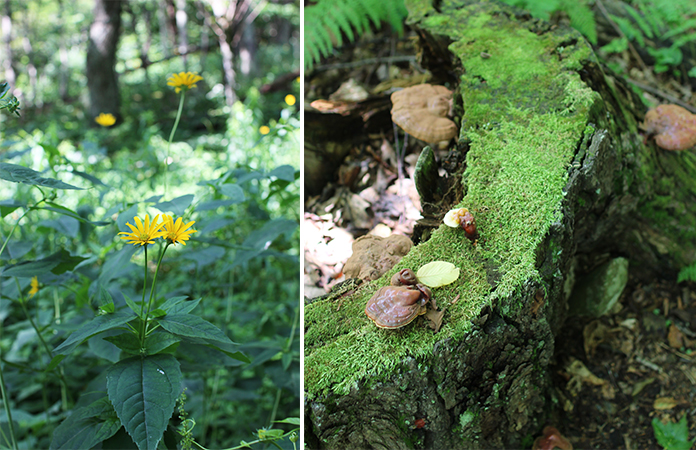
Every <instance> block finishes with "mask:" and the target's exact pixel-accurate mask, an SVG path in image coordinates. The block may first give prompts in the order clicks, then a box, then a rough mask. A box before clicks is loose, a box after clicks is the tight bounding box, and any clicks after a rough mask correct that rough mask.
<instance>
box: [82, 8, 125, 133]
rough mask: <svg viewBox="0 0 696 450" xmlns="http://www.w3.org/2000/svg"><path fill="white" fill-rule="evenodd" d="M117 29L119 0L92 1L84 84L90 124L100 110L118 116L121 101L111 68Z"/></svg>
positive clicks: (119, 15) (114, 71) (116, 44)
mask: <svg viewBox="0 0 696 450" xmlns="http://www.w3.org/2000/svg"><path fill="white" fill-rule="evenodd" d="M120 32H121V1H120V0H115V1H106V0H96V1H95V4H94V22H92V25H91V26H90V29H89V46H88V48H87V87H88V89H89V98H90V105H89V113H90V117H91V119H92V123H94V122H93V120H94V118H95V117H97V116H98V115H99V114H100V113H111V114H113V115H114V116H115V117H116V118H117V119H120V114H119V107H120V103H121V101H120V97H119V90H118V80H117V79H116V69H115V66H116V48H117V46H118V39H119V35H120Z"/></svg>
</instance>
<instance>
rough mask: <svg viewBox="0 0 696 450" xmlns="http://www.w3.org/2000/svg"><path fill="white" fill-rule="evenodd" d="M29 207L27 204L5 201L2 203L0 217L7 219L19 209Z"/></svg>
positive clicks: (0, 202) (0, 203) (0, 204)
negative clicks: (6, 217)
mask: <svg viewBox="0 0 696 450" xmlns="http://www.w3.org/2000/svg"><path fill="white" fill-rule="evenodd" d="M25 206H27V204H26V203H23V202H18V201H16V200H3V201H0V217H5V216H7V215H8V214H12V212H13V211H14V210H15V209H17V208H23V207H25Z"/></svg>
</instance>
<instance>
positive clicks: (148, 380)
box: [106, 354, 182, 450]
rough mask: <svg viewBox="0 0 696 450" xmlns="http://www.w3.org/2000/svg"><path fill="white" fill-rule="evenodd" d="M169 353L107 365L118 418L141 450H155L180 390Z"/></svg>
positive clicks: (108, 385)
mask: <svg viewBox="0 0 696 450" xmlns="http://www.w3.org/2000/svg"><path fill="white" fill-rule="evenodd" d="M181 382H182V376H181V370H180V368H179V361H177V360H176V358H174V357H173V356H172V355H163V354H160V355H154V356H147V357H145V358H141V357H139V356H134V357H131V358H127V359H124V360H122V361H119V362H118V363H116V364H114V365H113V366H111V367H109V368H108V369H107V371H106V390H107V393H108V394H109V400H111V404H112V405H114V409H115V410H116V414H117V415H118V418H119V419H121V423H122V424H123V426H124V427H125V429H126V431H127V432H128V434H129V435H130V436H131V438H133V441H134V442H135V444H136V445H137V446H138V448H139V449H140V450H156V449H157V444H158V443H159V441H160V440H161V439H162V435H163V434H164V430H166V429H167V424H168V423H169V419H170V417H171V416H172V412H173V411H174V406H175V404H176V399H177V397H178V396H179V394H180V393H181Z"/></svg>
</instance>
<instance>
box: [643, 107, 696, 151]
mask: <svg viewBox="0 0 696 450" xmlns="http://www.w3.org/2000/svg"><path fill="white" fill-rule="evenodd" d="M643 127H644V128H645V130H646V131H647V132H648V133H650V134H655V143H657V145H658V146H659V147H660V148H663V149H665V150H686V149H689V148H691V147H693V146H694V145H696V116H695V115H693V114H691V113H690V112H689V111H687V110H686V109H684V108H682V107H681V106H677V105H660V106H658V107H657V108H653V109H650V110H649V111H648V112H647V113H646V114H645V122H644V123H643Z"/></svg>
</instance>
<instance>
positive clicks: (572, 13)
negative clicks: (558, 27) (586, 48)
mask: <svg viewBox="0 0 696 450" xmlns="http://www.w3.org/2000/svg"><path fill="white" fill-rule="evenodd" d="M561 8H562V9H563V10H564V11H565V12H566V13H568V17H569V18H570V26H572V27H573V28H575V29H576V30H578V31H579V32H580V33H582V35H583V36H585V37H586V38H587V40H588V41H590V42H591V43H593V44H596V43H597V24H596V23H595V18H594V14H593V13H592V10H591V9H590V7H589V6H588V5H587V3H585V2H578V1H577V0H575V1H573V0H570V1H564V2H563V3H562V4H561Z"/></svg>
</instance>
